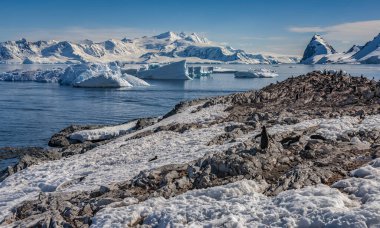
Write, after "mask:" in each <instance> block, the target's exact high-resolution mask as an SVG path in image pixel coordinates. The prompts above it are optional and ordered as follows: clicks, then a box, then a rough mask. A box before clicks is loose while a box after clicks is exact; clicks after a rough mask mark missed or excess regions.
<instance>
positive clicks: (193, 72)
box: [187, 66, 214, 78]
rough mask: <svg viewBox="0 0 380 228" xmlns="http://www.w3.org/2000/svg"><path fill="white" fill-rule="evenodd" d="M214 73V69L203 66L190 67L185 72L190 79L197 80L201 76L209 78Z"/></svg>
mask: <svg viewBox="0 0 380 228" xmlns="http://www.w3.org/2000/svg"><path fill="white" fill-rule="evenodd" d="M213 71H214V67H205V66H191V67H188V68H187V72H188V74H189V76H190V77H192V78H199V77H202V76H210V74H212V73H213Z"/></svg>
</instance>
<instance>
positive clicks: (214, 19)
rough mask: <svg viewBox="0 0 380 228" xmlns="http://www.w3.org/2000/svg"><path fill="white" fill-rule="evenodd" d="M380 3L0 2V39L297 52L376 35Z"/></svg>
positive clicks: (344, 44)
mask: <svg viewBox="0 0 380 228" xmlns="http://www.w3.org/2000/svg"><path fill="white" fill-rule="evenodd" d="M379 12H380V0H306V1H305V0H302V1H301V0H281V1H280V0H263V1H255V0H233V1H232V0H202V1H201V0H191V1H190V0H188V1H185V0H176V1H174V0H124V1H123V0H35V1H29V0H2V1H1V2H0V41H6V40H17V39H20V38H26V39H27V40H31V41H36V40H47V39H55V40H70V41H79V40H83V39H91V40H94V41H104V40H107V39H110V38H124V37H127V38H135V37H141V36H144V35H147V36H151V35H157V34H160V33H163V32H166V31H174V32H195V33H197V34H200V35H202V36H205V37H207V38H208V39H209V40H212V41H215V42H219V43H223V44H226V45H230V46H232V47H234V48H239V49H244V50H246V51H248V52H252V53H270V54H272V53H277V54H283V55H302V53H303V51H304V49H305V47H306V45H307V43H308V42H309V41H310V39H311V37H312V35H313V34H314V33H319V34H321V35H323V37H324V38H325V39H326V40H327V41H328V42H329V43H330V44H331V45H332V46H333V47H334V48H335V49H336V50H337V51H341V52H342V51H345V50H347V49H348V48H349V47H350V46H352V45H353V44H364V43H365V42H367V41H369V40H372V39H373V37H374V36H376V35H377V34H379V33H380V13H379Z"/></svg>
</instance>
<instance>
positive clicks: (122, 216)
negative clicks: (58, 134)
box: [92, 159, 380, 227]
mask: <svg viewBox="0 0 380 228" xmlns="http://www.w3.org/2000/svg"><path fill="white" fill-rule="evenodd" d="M379 164H380V159H377V160H374V161H373V162H372V163H371V164H370V165H367V166H364V167H361V168H359V169H357V170H354V171H353V172H352V173H353V175H355V177H352V178H348V179H345V180H341V181H338V182H337V183H335V184H334V185H333V186H332V187H329V186H326V185H317V186H310V187H305V188H302V189H298V190H288V191H284V192H282V193H280V194H279V195H277V196H276V197H267V196H265V195H263V194H261V193H260V192H261V191H262V189H263V188H265V185H263V184H262V183H256V182H254V181H251V180H242V181H238V182H235V183H232V184H227V185H223V186H218V187H212V188H208V189H202V190H192V191H189V192H186V193H184V194H182V195H179V196H176V197H173V198H169V199H164V198H151V199H149V200H147V201H144V202H141V203H138V201H136V200H135V201H133V200H129V201H128V202H126V206H124V207H118V208H106V209H103V210H101V211H99V212H98V213H97V214H96V215H95V218H94V219H93V224H92V227H111V226H112V227H124V226H128V225H132V224H135V223H136V222H137V221H140V222H142V223H143V225H148V226H153V227H157V226H158V227H167V226H169V227H177V226H181V227H182V226H187V227H199V226H201V227H219V226H223V227H260V226H262V227H268V226H269V227H326V226H327V227H378V226H379V225H380V167H379V166H380V165H379ZM361 170H365V172H363V171H361ZM358 173H361V174H360V175H357V174H358ZM338 189H340V190H341V191H339V190H338Z"/></svg>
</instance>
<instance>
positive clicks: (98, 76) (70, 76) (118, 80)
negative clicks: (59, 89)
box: [59, 63, 149, 88]
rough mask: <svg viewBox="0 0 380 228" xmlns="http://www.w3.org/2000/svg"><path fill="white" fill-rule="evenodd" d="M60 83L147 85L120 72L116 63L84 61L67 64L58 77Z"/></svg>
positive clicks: (123, 85)
mask: <svg viewBox="0 0 380 228" xmlns="http://www.w3.org/2000/svg"><path fill="white" fill-rule="evenodd" d="M59 83H60V84H61V85H71V86H74V87H91V88H93V87H103V88H118V87H133V86H149V84H148V83H147V82H145V81H144V80H142V79H139V78H137V77H135V76H132V75H128V74H122V71H121V69H120V67H119V66H118V65H117V64H113V63H109V64H100V63H85V64H77V65H73V66H69V67H68V68H66V70H65V71H64V73H63V74H62V75H61V77H60V78H59Z"/></svg>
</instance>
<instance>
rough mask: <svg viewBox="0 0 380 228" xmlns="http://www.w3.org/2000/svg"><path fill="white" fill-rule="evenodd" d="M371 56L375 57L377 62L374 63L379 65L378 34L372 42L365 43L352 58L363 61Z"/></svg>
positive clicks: (379, 37)
mask: <svg viewBox="0 0 380 228" xmlns="http://www.w3.org/2000/svg"><path fill="white" fill-rule="evenodd" d="M373 56H377V59H378V60H379V61H378V62H374V63H380V57H379V56H380V33H379V35H377V36H376V37H375V38H374V39H373V40H372V41H370V42H368V43H366V44H365V45H364V46H363V47H362V48H361V49H360V51H358V52H357V53H356V54H355V55H354V56H353V57H354V58H355V59H358V60H360V61H365V60H367V59H369V58H371V57H373Z"/></svg>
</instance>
